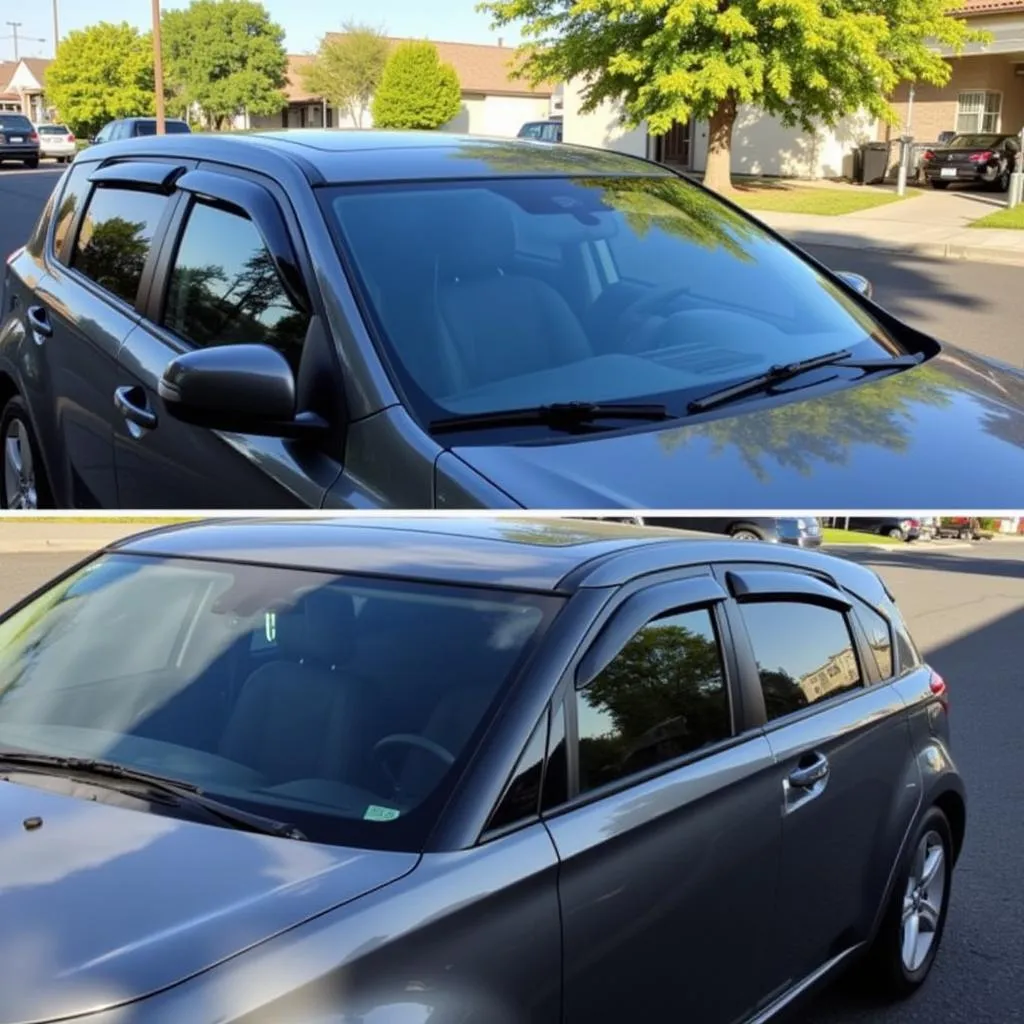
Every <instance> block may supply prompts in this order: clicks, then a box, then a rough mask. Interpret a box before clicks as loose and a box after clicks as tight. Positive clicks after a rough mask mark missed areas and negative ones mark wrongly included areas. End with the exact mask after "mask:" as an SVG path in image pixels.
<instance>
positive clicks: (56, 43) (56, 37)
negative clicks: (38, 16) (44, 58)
mask: <svg viewBox="0 0 1024 1024" xmlns="http://www.w3.org/2000/svg"><path fill="white" fill-rule="evenodd" d="M59 4H60V0H53V55H54V57H56V56H57V50H58V49H59V48H60V12H59V10H58V9H57V8H58V6H59Z"/></svg>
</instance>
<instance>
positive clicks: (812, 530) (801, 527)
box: [643, 516, 821, 548]
mask: <svg viewBox="0 0 1024 1024" xmlns="http://www.w3.org/2000/svg"><path fill="white" fill-rule="evenodd" d="M643 524H644V525H645V526H658V527H664V528H667V529H680V530H700V531H702V532H705V533H724V534H726V535H727V536H729V537H733V538H734V539H736V540H764V541H768V542H769V543H773V544H792V545H794V546H796V547H798V548H820V547H821V524H820V523H819V522H818V520H817V519H816V518H815V517H814V516H732V517H729V518H724V517H718V518H713V517H706V516H703V517H702V516H686V517H685V518H683V517H675V518H674V517H659V516H644V517H643Z"/></svg>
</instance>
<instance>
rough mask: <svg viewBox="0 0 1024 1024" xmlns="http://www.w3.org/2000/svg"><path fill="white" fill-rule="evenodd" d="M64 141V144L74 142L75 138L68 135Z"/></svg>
mask: <svg viewBox="0 0 1024 1024" xmlns="http://www.w3.org/2000/svg"><path fill="white" fill-rule="evenodd" d="M64 141H65V142H74V141H75V137H74V135H69V136H68V137H67V138H66V139H65V140H64Z"/></svg>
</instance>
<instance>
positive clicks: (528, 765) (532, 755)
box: [488, 714, 548, 829]
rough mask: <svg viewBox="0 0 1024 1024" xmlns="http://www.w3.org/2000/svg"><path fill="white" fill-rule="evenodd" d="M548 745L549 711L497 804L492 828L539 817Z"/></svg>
mask: <svg viewBox="0 0 1024 1024" xmlns="http://www.w3.org/2000/svg"><path fill="white" fill-rule="evenodd" d="M547 745H548V716H547V714H545V715H544V716H543V717H542V718H541V720H540V722H538V723H537V727H536V728H535V729H534V730H533V735H532V736H531V737H530V742H529V743H527V745H526V749H525V750H524V751H523V754H522V757H520V759H519V763H518V764H517V765H516V767H515V770H514V771H513V773H512V778H511V780H510V781H509V784H508V788H507V789H506V790H505V794H504V796H502V798H501V801H500V802H499V803H498V806H497V807H496V808H495V811H494V814H493V815H492V817H491V821H490V825H489V826H488V828H489V829H499V828H506V827H508V826H509V825H514V824H516V823H517V822H520V821H526V820H528V819H530V818H533V817H536V815H537V812H538V811H539V810H540V789H541V778H542V775H543V773H544V754H545V752H546V751H547Z"/></svg>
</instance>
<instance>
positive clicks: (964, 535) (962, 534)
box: [959, 530, 974, 540]
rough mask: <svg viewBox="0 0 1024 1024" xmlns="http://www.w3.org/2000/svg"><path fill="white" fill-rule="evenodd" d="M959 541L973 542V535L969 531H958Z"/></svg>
mask: <svg viewBox="0 0 1024 1024" xmlns="http://www.w3.org/2000/svg"><path fill="white" fill-rule="evenodd" d="M959 536H960V540H974V534H973V533H971V531H970V530H961V531H960V535H959Z"/></svg>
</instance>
